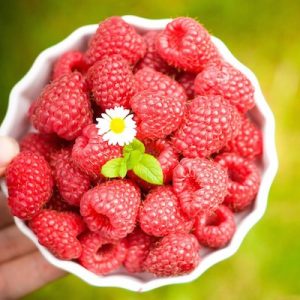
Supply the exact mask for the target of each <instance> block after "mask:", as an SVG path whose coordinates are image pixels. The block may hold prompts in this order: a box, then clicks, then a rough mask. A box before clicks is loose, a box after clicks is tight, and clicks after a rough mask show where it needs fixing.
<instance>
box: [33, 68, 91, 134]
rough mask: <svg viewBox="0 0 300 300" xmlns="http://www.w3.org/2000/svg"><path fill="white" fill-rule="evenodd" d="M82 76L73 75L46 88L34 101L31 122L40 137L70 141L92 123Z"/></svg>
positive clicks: (66, 76) (63, 77)
mask: <svg viewBox="0 0 300 300" xmlns="http://www.w3.org/2000/svg"><path fill="white" fill-rule="evenodd" d="M85 88H86V87H85V82H84V79H83V77H82V75H81V74H80V73H78V72H74V73H71V74H68V75H64V76H62V77H59V78H58V79H56V80H54V81H53V82H51V83H50V84H48V85H47V86H46V87H45V88H44V89H43V91H42V93H41V95H40V96H39V98H38V99H37V100H36V104H35V105H34V108H33V111H32V114H31V122H32V124H33V125H34V127H36V129H38V130H39V131H40V132H42V133H56V134H57V135H58V136H60V137H61V138H64V139H66V140H73V139H75V138H76V137H77V136H79V135H80V134H81V131H82V129H83V128H84V127H85V126H87V125H88V124H90V123H92V111H91V105H90V101H89V99H88V95H87V92H86V90H85Z"/></svg>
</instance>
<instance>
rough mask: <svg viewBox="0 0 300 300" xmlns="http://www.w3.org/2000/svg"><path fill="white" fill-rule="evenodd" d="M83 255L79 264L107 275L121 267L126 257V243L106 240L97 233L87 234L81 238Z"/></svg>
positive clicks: (94, 271) (96, 272)
mask: <svg viewBox="0 0 300 300" xmlns="http://www.w3.org/2000/svg"><path fill="white" fill-rule="evenodd" d="M80 243H81V246H82V253H81V256H80V257H79V263H80V264H81V265H82V266H84V267H85V268H86V269H88V270H89V271H91V272H93V273H95V274H99V275H105V274H108V273H110V272H112V271H114V270H116V269H117V268H118V267H120V266H121V264H122V262H123V260H124V258H125V255H126V245H125V242H124V241H122V240H121V241H116V240H110V239H106V238H104V237H103V236H102V235H100V234H98V233H95V232H87V233H86V234H84V235H83V236H81V237H80Z"/></svg>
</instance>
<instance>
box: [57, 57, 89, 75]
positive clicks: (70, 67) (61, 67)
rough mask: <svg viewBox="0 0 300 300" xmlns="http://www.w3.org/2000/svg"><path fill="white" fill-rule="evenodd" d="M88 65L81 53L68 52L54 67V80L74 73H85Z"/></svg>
mask: <svg viewBox="0 0 300 300" xmlns="http://www.w3.org/2000/svg"><path fill="white" fill-rule="evenodd" d="M87 68H88V66H87V64H86V63H85V60H84V55H83V53H82V52H80V51H68V52H66V53H64V54H63V55H62V56H60V57H59V58H58V60H57V61H56V62H55V64H54V67H53V73H52V80H55V79H57V78H59V77H61V76H63V75H66V74H70V73H72V72H74V71H78V72H80V73H85V72H86V71H87Z"/></svg>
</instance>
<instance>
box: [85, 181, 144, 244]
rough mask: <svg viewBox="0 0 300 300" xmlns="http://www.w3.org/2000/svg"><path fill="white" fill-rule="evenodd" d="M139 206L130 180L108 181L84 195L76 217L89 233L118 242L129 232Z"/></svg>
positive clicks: (133, 185) (137, 197) (137, 190)
mask: <svg viewBox="0 0 300 300" xmlns="http://www.w3.org/2000/svg"><path fill="white" fill-rule="evenodd" d="M140 203H141V194H140V191H139V189H138V188H137V187H136V185H135V184H133V183H132V182H131V181H130V180H118V179H116V180H111V181H106V182H104V183H101V184H99V185H98V186H96V187H94V188H93V189H91V190H89V191H87V192H86V193H85V194H84V195H83V196H82V198H81V202H80V213H81V215H82V216H83V219H84V221H85V222H86V224H87V226H88V227H89V229H90V230H91V231H94V232H98V233H100V234H101V235H102V236H103V237H106V238H110V239H120V238H123V237H125V236H126V235H127V234H128V233H130V232H132V231H133V229H134V227H135V222H136V217H137V213H138V210H139V206H140Z"/></svg>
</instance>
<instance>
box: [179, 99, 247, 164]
mask: <svg viewBox="0 0 300 300" xmlns="http://www.w3.org/2000/svg"><path fill="white" fill-rule="evenodd" d="M240 118H241V117H240V115H239V113H238V112H237V110H236V109H235V108H234V107H233V106H232V105H230V104H229V103H228V102H227V101H225V100H224V99H223V98H222V97H221V96H206V97H205V96H199V97H197V98H195V99H194V100H192V102H191V103H190V104H189V107H188V110H187V113H186V116H185V118H184V121H183V123H182V125H181V127H180V128H179V129H178V131H177V132H176V133H175V136H174V140H173V142H174V144H173V145H174V147H175V148H176V150H178V151H179V152H181V153H182V154H183V155H184V156H185V157H190V158H194V157H203V156H204V157H207V156H210V155H211V154H213V153H215V152H218V151H220V150H221V149H222V148H223V147H224V146H225V145H226V143H227V142H228V141H230V140H232V139H233V138H234V137H235V136H236V135H237V133H238V130H239V128H240V123H241V121H240Z"/></svg>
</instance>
